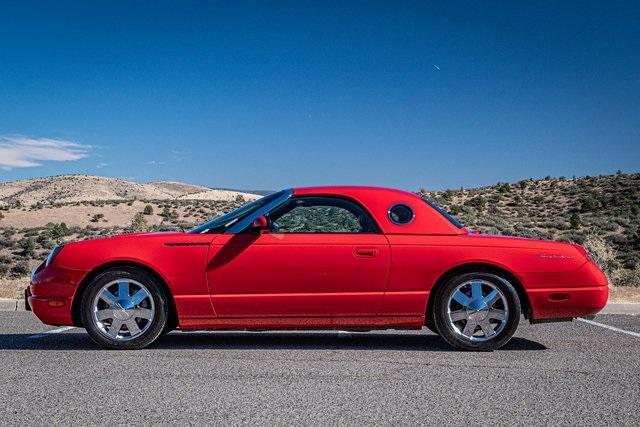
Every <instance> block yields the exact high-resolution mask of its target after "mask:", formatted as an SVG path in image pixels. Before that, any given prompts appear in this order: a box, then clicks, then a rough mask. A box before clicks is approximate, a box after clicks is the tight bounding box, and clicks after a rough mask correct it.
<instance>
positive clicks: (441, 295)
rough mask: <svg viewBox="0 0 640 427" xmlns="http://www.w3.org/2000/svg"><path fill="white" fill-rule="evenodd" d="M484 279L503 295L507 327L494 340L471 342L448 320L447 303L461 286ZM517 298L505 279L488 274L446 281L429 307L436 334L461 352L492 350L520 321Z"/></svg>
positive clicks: (471, 274)
mask: <svg viewBox="0 0 640 427" xmlns="http://www.w3.org/2000/svg"><path fill="white" fill-rule="evenodd" d="M470 280H484V281H487V282H490V283H491V284H493V285H494V286H496V287H497V288H498V289H500V291H501V292H502V293H503V294H504V296H505V299H506V300H507V305H508V308H509V314H508V316H507V324H506V325H505V327H504V329H503V330H502V331H500V333H498V334H497V335H496V336H495V337H494V338H492V339H490V340H487V341H472V340H469V339H466V338H464V337H463V336H461V335H460V334H459V333H457V332H456V331H455V330H454V329H453V326H452V325H451V324H450V322H449V319H448V313H447V312H448V307H447V302H448V298H449V296H450V295H451V293H452V292H453V291H454V290H455V289H456V288H457V287H458V286H459V285H461V284H462V283H465V282H468V281H470ZM520 313H521V305H520V298H519V297H518V293H517V292H516V290H515V288H514V287H513V285H512V284H511V283H509V281H508V280H506V279H505V278H503V277H501V276H499V275H496V274H492V273H483V272H475V273H463V274H459V275H456V276H454V277H452V278H451V279H449V280H448V281H447V282H445V284H444V285H443V286H441V287H440V288H439V289H438V290H437V294H436V299H435V303H434V305H433V320H434V323H435V326H436V329H437V330H438V332H439V335H440V336H441V337H442V338H443V339H444V340H445V341H446V342H447V343H448V344H450V345H452V346H454V347H456V348H460V349H463V350H479V351H492V350H496V349H498V348H500V347H502V346H503V345H505V344H506V343H507V342H508V341H509V340H510V339H511V337H512V336H513V334H514V333H515V331H516V329H517V328H518V324H519V322H520Z"/></svg>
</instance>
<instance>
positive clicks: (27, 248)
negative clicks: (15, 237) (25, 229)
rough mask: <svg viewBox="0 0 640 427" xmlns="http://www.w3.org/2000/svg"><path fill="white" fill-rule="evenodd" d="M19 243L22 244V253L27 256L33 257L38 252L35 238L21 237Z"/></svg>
mask: <svg viewBox="0 0 640 427" xmlns="http://www.w3.org/2000/svg"><path fill="white" fill-rule="evenodd" d="M18 245H19V246H20V249H21V252H20V254H21V255H22V256H23V257H26V258H33V257H34V256H35V254H36V242H35V240H34V239H33V238H31V237H29V238H26V239H20V241H19V243H18Z"/></svg>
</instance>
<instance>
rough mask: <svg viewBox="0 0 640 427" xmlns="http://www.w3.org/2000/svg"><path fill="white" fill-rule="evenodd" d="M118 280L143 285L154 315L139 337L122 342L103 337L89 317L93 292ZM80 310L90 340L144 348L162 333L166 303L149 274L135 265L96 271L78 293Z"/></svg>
mask: <svg viewBox="0 0 640 427" xmlns="http://www.w3.org/2000/svg"><path fill="white" fill-rule="evenodd" d="M120 279H131V280H134V281H136V282H139V283H140V284H142V285H144V286H145V287H146V288H147V290H148V291H149V293H150V296H151V298H152V299H153V306H154V315H153V319H151V320H150V325H149V327H148V328H146V330H144V331H143V332H142V333H141V334H140V335H139V336H137V337H133V338H131V339H129V340H126V341H123V340H118V339H114V338H111V337H109V336H107V335H106V334H105V333H104V332H102V331H101V330H100V329H99V327H98V325H97V324H96V323H95V321H94V320H93V302H94V300H95V298H96V295H97V294H98V292H99V291H100V290H101V289H102V287H103V286H104V285H106V284H108V283H110V282H113V281H115V280H120ZM80 311H81V316H82V324H83V325H84V327H85V329H86V330H87V333H88V334H89V336H90V337H91V339H92V340H93V341H95V342H96V343H97V344H98V345H99V346H101V347H103V348H107V349H113V350H137V349H141V348H144V347H147V346H148V345H150V344H151V343H153V342H154V341H155V340H156V339H157V338H158V337H159V336H160V335H161V334H162V333H163V331H164V330H165V328H166V325H167V319H168V318H169V302H168V298H167V295H166V292H165V291H164V289H163V288H162V286H161V285H160V284H159V283H158V282H157V280H156V279H155V278H154V277H153V276H151V275H150V274H148V273H146V272H144V271H142V270H139V269H136V268H131V267H118V268H114V269H110V270H107V271H105V272H103V273H101V274H99V275H98V276H96V277H95V278H94V279H93V280H92V281H91V283H90V284H89V286H88V287H87V289H86V290H85V292H84V295H83V296H82V303H81V307H80ZM133 326H135V325H133Z"/></svg>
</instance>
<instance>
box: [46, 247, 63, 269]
mask: <svg viewBox="0 0 640 427" xmlns="http://www.w3.org/2000/svg"><path fill="white" fill-rule="evenodd" d="M63 247H64V245H58V246H56V247H55V248H53V250H52V251H51V253H50V254H49V255H48V256H47V259H46V261H45V262H44V266H45V267H48V266H49V264H51V262H52V261H53V259H54V258H55V257H56V255H58V254H59V253H60V251H61V250H62V248H63Z"/></svg>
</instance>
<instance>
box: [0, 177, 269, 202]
mask: <svg viewBox="0 0 640 427" xmlns="http://www.w3.org/2000/svg"><path fill="white" fill-rule="evenodd" d="M238 196H242V197H244V198H245V199H253V198H255V197H257V196H256V195H254V194H250V193H244V192H239V191H231V190H221V189H212V188H207V187H203V186H198V185H190V184H183V183H179V182H164V181H161V182H150V183H147V184H138V183H136V182H130V181H125V180H123V179H117V178H106V177H100V176H91V175H61V176H51V177H43V178H35V179H28V180H22V181H14V182H7V183H1V184H0V203H1V204H3V205H5V206H12V205H15V204H16V203H18V204H21V205H23V206H30V205H33V204H37V203H40V204H44V205H50V204H55V203H62V204H65V203H73V202H87V201H98V200H133V199H137V200H173V199H191V198H193V199H197V200H234V199H235V198H237V197H238Z"/></svg>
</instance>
